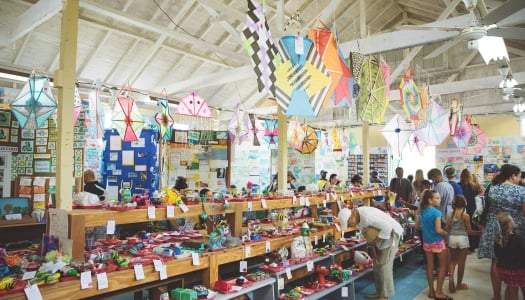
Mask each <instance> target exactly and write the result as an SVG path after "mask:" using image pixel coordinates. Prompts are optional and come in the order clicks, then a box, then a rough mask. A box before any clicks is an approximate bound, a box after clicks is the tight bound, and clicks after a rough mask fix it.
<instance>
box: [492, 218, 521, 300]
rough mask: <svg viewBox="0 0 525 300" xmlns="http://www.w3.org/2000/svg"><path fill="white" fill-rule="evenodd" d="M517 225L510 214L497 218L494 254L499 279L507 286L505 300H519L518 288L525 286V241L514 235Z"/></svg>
mask: <svg viewBox="0 0 525 300" xmlns="http://www.w3.org/2000/svg"><path fill="white" fill-rule="evenodd" d="M515 225H516V224H515V223H514V220H513V219H512V216H511V215H510V213H508V212H502V213H499V214H498V215H497V216H496V223H495V225H494V252H495V254H496V258H497V263H496V270H497V272H498V275H499V278H500V279H501V280H502V281H503V282H505V283H506V284H507V288H506V289H505V300H518V288H519V287H524V286H525V257H524V256H523V252H525V241H524V240H523V238H521V237H520V236H519V235H517V234H514V231H513V230H514V227H515Z"/></svg>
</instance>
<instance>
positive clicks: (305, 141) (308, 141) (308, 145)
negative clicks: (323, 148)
mask: <svg viewBox="0 0 525 300" xmlns="http://www.w3.org/2000/svg"><path fill="white" fill-rule="evenodd" d="M318 142H319V140H318V139H317V133H316V132H315V129H313V128H312V127H310V126H308V125H303V138H302V141H301V144H300V145H299V146H298V147H294V148H295V150H297V151H299V152H300V153H302V154H309V153H312V152H314V151H315V149H317V144H318Z"/></svg>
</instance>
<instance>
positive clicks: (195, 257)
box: [191, 252, 201, 266]
mask: <svg viewBox="0 0 525 300" xmlns="http://www.w3.org/2000/svg"><path fill="white" fill-rule="evenodd" d="M191 261H192V263H193V265H194V266H198V265H200V264H201V260H200V258H199V253H197V252H193V253H191Z"/></svg>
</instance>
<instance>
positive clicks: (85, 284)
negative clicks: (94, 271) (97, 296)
mask: <svg viewBox="0 0 525 300" xmlns="http://www.w3.org/2000/svg"><path fill="white" fill-rule="evenodd" d="M92 287H93V280H92V278H91V271H84V272H82V273H80V289H82V290H85V289H89V288H92Z"/></svg>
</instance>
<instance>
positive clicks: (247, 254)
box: [244, 246, 252, 257]
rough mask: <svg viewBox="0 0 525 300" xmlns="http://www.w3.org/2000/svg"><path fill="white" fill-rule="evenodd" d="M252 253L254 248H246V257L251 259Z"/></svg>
mask: <svg viewBox="0 0 525 300" xmlns="http://www.w3.org/2000/svg"><path fill="white" fill-rule="evenodd" d="M251 253H252V247H250V246H246V247H244V256H246V257H250V255H251Z"/></svg>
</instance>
